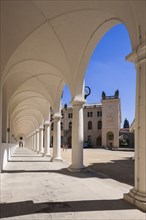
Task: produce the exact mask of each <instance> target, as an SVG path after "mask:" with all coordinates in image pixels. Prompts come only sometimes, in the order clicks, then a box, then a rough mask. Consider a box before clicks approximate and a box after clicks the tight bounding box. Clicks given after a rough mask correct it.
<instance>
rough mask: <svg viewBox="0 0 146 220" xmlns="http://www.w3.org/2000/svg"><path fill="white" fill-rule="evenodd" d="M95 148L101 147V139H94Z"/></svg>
mask: <svg viewBox="0 0 146 220" xmlns="http://www.w3.org/2000/svg"><path fill="white" fill-rule="evenodd" d="M96 146H97V147H101V146H102V137H101V136H98V137H97V139H96Z"/></svg>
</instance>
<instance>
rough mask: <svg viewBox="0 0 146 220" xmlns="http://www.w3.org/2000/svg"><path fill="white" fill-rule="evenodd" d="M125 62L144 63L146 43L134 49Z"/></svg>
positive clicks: (145, 59)
mask: <svg viewBox="0 0 146 220" xmlns="http://www.w3.org/2000/svg"><path fill="white" fill-rule="evenodd" d="M126 60H128V61H130V62H134V63H139V62H140V63H143V62H146V41H144V42H143V43H142V44H140V45H139V46H137V47H136V49H135V50H133V51H132V52H131V53H130V54H129V55H128V56H126Z"/></svg>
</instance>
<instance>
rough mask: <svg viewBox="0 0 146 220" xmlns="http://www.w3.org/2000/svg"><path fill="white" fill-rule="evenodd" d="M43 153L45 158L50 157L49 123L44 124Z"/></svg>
mask: <svg viewBox="0 0 146 220" xmlns="http://www.w3.org/2000/svg"><path fill="white" fill-rule="evenodd" d="M44 153H45V155H46V156H51V153H50V123H49V122H45V148H44Z"/></svg>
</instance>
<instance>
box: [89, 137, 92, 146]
mask: <svg viewBox="0 0 146 220" xmlns="http://www.w3.org/2000/svg"><path fill="white" fill-rule="evenodd" d="M88 146H89V147H91V146H92V136H91V135H88Z"/></svg>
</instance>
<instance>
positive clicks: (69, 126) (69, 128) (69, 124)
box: [68, 121, 72, 130]
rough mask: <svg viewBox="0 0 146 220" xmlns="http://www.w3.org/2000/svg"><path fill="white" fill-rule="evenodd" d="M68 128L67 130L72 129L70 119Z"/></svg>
mask: <svg viewBox="0 0 146 220" xmlns="http://www.w3.org/2000/svg"><path fill="white" fill-rule="evenodd" d="M68 128H69V130H71V129H72V122H71V121H70V122H69V124H68Z"/></svg>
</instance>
